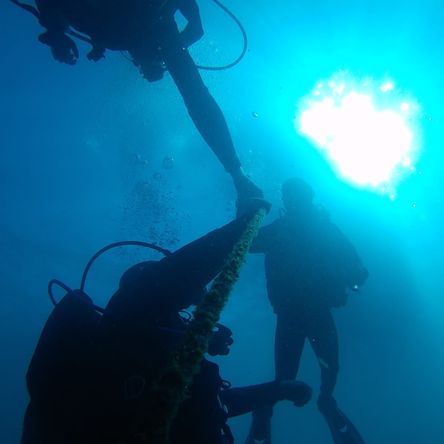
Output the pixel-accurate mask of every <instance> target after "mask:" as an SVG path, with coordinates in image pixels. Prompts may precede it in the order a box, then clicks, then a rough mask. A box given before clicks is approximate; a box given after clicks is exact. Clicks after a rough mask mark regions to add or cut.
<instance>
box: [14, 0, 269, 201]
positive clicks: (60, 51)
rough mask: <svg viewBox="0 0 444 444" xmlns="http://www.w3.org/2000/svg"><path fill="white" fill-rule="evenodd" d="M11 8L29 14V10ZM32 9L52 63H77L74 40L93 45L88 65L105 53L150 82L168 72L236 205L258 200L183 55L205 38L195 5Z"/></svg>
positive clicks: (164, 0) (73, 0)
mask: <svg viewBox="0 0 444 444" xmlns="http://www.w3.org/2000/svg"><path fill="white" fill-rule="evenodd" d="M13 2H14V3H15V4H18V5H19V6H21V7H22V8H24V9H26V10H28V11H29V12H33V11H32V10H31V9H32V7H30V6H29V5H26V4H23V3H21V2H19V1H15V0H14V1H13ZM36 4H37V11H35V13H34V15H37V16H38V18H39V21H40V24H41V25H42V26H43V27H45V28H46V32H44V33H43V34H41V35H40V36H39V40H40V42H42V43H43V44H45V45H48V46H49V47H50V49H51V52H52V55H53V57H54V59H55V60H57V61H59V62H61V63H66V64H69V65H74V64H75V63H76V62H77V59H78V58H79V50H78V48H77V45H76V43H75V42H74V40H73V39H72V38H71V37H70V35H72V34H75V35H76V36H78V37H80V38H82V36H84V37H83V38H82V39H83V40H86V41H89V42H90V43H91V44H92V49H91V51H90V52H89V53H88V59H89V60H92V61H99V60H100V59H102V58H103V57H104V54H105V51H106V50H107V49H108V50H115V51H127V52H128V53H129V55H130V57H131V60H132V61H133V63H134V65H135V66H137V67H138V68H139V70H140V72H141V73H142V75H143V76H144V78H145V79H147V80H148V81H149V82H155V81H157V80H160V79H162V77H163V75H164V73H165V72H166V71H168V72H169V73H170V75H171V77H172V78H173V80H174V82H175V84H176V86H177V89H178V90H179V92H180V94H181V96H182V98H183V100H184V102H185V105H186V108H187V110H188V113H189V115H190V117H191V119H192V121H193V122H194V124H195V126H196V128H197V129H198V131H199V133H200V134H201V136H202V137H203V139H204V140H205V142H206V143H207V144H208V146H209V147H210V148H211V149H212V151H213V152H214V154H215V155H216V157H217V158H218V159H219V161H220V162H221V163H222V165H223V166H224V168H225V170H226V171H227V172H228V173H229V174H230V175H231V177H232V179H233V183H234V186H235V188H236V191H237V195H238V203H239V204H240V205H242V203H243V202H244V201H246V200H248V199H249V198H251V197H262V191H261V190H260V189H259V188H258V187H257V186H256V185H255V184H254V183H253V182H252V181H251V180H250V179H249V178H248V177H247V176H246V175H245V173H244V172H243V170H242V167H241V162H240V160H239V158H238V156H237V153H236V150H235V147H234V144H233V141H232V138H231V135H230V131H229V129H228V125H227V123H226V120H225V117H224V115H223V113H222V110H221V109H220V107H219V105H218V104H217V103H216V101H215V99H214V98H213V96H212V95H211V94H210V92H209V91H208V89H207V87H206V86H205V84H204V82H203V80H202V77H201V76H200V74H199V70H198V67H197V66H196V65H195V63H194V61H193V59H192V57H191V55H190V53H189V51H188V49H187V48H188V47H189V46H191V45H192V44H194V43H195V42H197V41H198V40H199V39H201V38H202V36H203V35H204V31H203V26H202V21H201V17H200V12H199V8H198V5H197V3H196V1H195V0H63V1H59V0H37V1H36ZM177 11H179V12H180V13H181V14H182V15H183V16H184V18H185V19H186V21H187V24H186V26H185V28H184V29H183V30H182V31H179V29H178V26H177V23H176V21H175V13H176V12H177ZM230 14H231V13H230ZM73 29H74V30H75V32H73V31H72V30H73ZM79 33H81V34H79ZM85 36H87V37H85Z"/></svg>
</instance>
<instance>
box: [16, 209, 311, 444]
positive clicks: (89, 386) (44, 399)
mask: <svg viewBox="0 0 444 444" xmlns="http://www.w3.org/2000/svg"><path fill="white" fill-rule="evenodd" d="M254 205H256V208H255V209H254V208H252V209H251V211H252V213H251V214H254V211H257V206H258V205H259V206H261V207H262V206H263V203H261V202H259V203H256V204H253V206H254ZM251 214H248V213H245V214H244V215H243V216H242V217H239V218H238V219H236V220H234V221H232V222H231V223H228V224H227V225H225V226H223V227H222V228H219V229H217V230H214V231H212V232H210V233H208V234H206V235H204V236H203V237H201V238H199V239H197V240H195V241H193V242H191V243H189V244H188V245H185V246H184V247H182V248H180V249H179V250H177V251H176V252H174V253H170V254H168V255H167V256H165V257H164V258H163V259H161V260H159V261H145V262H141V263H139V264H137V265H134V266H133V267H131V268H130V269H128V270H127V271H126V272H125V273H124V274H123V276H122V277H121V279H120V284H119V288H118V290H117V291H116V292H115V294H114V295H113V296H112V298H111V299H110V301H109V303H108V305H107V307H106V308H105V309H104V310H101V312H102V313H103V314H100V313H98V312H97V307H96V306H94V305H93V304H92V301H91V299H90V298H89V297H88V296H87V295H86V294H85V293H84V291H82V288H83V287H84V285H83V284H84V279H83V278H82V285H81V286H80V288H81V289H80V290H75V291H71V290H69V289H68V290H67V294H66V295H65V296H64V298H63V299H62V300H61V301H60V302H59V303H58V304H57V305H56V307H55V309H54V310H53V312H52V313H51V315H50V317H49V319H48V321H47V323H46V325H45V328H44V330H43V332H42V335H41V337H40V340H39V342H38V345H37V348H36V351H35V353H34V355H33V358H32V360H31V364H30V366H29V370H28V374H27V385H28V390H29V393H30V398H31V399H30V403H29V406H28V409H27V412H26V415H25V421H24V427H23V435H22V441H21V442H22V444H39V443H41V444H111V443H116V444H117V443H122V444H123V443H128V444H136V443H143V442H145V443H146V442H152V441H147V440H146V439H144V437H146V436H147V428H149V427H150V426H152V425H153V424H154V425H156V424H158V421H159V416H160V415H162V411H159V410H157V409H156V408H153V405H154V406H156V405H157V404H156V403H155V396H154V400H153V391H152V388H153V386H154V385H155V383H156V381H158V378H159V376H160V375H161V374H162V372H163V369H164V368H165V366H166V364H167V362H168V361H169V359H170V356H171V354H172V353H173V352H174V351H175V350H176V349H177V347H178V346H179V345H180V344H181V342H182V339H183V337H184V335H185V334H186V332H187V328H188V325H187V322H186V320H184V319H183V317H182V316H181V313H182V310H184V309H186V308H187V307H189V306H190V305H192V304H197V303H199V302H200V301H201V300H202V298H203V297H204V296H205V286H206V285H207V284H208V283H209V282H210V281H211V280H213V279H214V278H215V276H216V275H217V274H218V273H219V271H220V269H221V268H222V266H223V265H224V263H225V260H226V258H227V256H228V254H229V253H230V252H231V250H232V249H233V246H234V245H235V243H236V242H238V240H239V237H240V235H241V234H242V233H243V232H244V230H245V228H246V226H247V225H248V222H249V221H250V219H251ZM104 250H105V249H103V250H101V251H104ZM95 257H97V255H95ZM90 264H91V261H90V262H89V264H88V266H87V269H88V267H89V265H90ZM84 276H85V274H84ZM232 343H233V340H232V337H231V331H230V330H229V329H228V328H226V327H223V326H221V325H219V326H218V328H217V330H216V331H215V332H214V336H213V339H212V340H211V342H210V344H209V348H208V352H209V354H210V355H213V356H214V355H227V354H228V351H229V346H230V345H231V344H232ZM173 385H174V381H173ZM310 397H311V389H310V388H309V387H308V386H307V385H306V384H304V383H302V382H297V381H293V380H292V381H271V382H268V383H263V384H258V385H253V386H246V387H239V388H230V387H229V385H228V384H227V382H225V381H223V380H222V378H221V376H220V374H219V367H218V365H217V364H215V363H213V362H211V361H210V360H208V359H204V360H203V361H202V362H201V364H200V370H199V372H198V374H197V375H196V376H195V377H194V379H193V383H192V384H191V385H190V386H189V387H188V396H187V398H186V399H185V400H184V401H183V403H182V405H181V407H180V408H179V411H178V414H177V416H176V418H175V420H174V421H173V423H172V426H171V430H170V441H169V442H170V444H184V443H190V444H191V443H193V444H229V443H232V442H233V437H232V435H231V433H230V431H229V428H228V425H227V420H228V418H230V417H233V416H237V415H242V414H245V413H247V412H251V411H252V410H255V409H260V408H262V407H263V406H264V405H270V404H274V403H276V402H278V401H281V400H289V401H292V402H293V403H294V404H295V405H296V406H303V405H305V404H306V403H307V402H308V401H309V400H310ZM153 402H154V404H153Z"/></svg>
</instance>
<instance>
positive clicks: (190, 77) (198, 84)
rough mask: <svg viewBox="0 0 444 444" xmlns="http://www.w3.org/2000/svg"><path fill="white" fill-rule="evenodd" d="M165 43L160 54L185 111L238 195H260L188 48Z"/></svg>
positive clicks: (241, 196)
mask: <svg viewBox="0 0 444 444" xmlns="http://www.w3.org/2000/svg"><path fill="white" fill-rule="evenodd" d="M172 32H173V31H172ZM165 46H166V47H165V48H164V49H163V51H162V54H163V58H164V60H165V63H166V67H167V69H168V71H169V72H170V74H171V76H172V78H173V80H174V82H175V83H176V86H177V88H178V89H179V92H180V94H181V95H182V98H183V100H184V102H185V105H186V107H187V110H188V113H189V115H190V117H191V119H192V120H193V122H194V124H195V125H196V128H197V129H198V131H199V133H200V134H201V135H202V137H203V138H204V140H205V142H206V143H207V144H208V145H209V147H210V148H211V149H212V150H213V152H214V154H215V155H216V156H217V158H218V159H219V161H220V162H221V163H222V165H223V166H224V168H225V170H226V171H227V172H228V173H229V174H230V175H231V177H232V178H233V181H234V185H235V187H236V190H237V192H238V196H239V198H240V199H243V198H247V197H262V192H261V191H260V189H259V188H258V187H257V186H256V185H254V183H253V182H252V181H251V180H250V179H248V178H247V177H246V176H245V174H244V173H243V171H242V168H241V163H240V160H239V158H238V156H237V154H236V150H235V148H234V144H233V141H232V138H231V135H230V131H229V129H228V125H227V122H226V120H225V117H224V115H223V113H222V110H221V109H220V107H219V105H218V104H217V103H216V101H215V99H214V97H213V96H212V95H211V94H210V92H209V91H208V89H207V87H206V86H205V84H204V83H203V80H202V77H201V76H200V74H199V70H198V69H197V67H196V65H195V63H194V61H193V59H192V58H191V56H190V54H189V52H188V51H187V50H186V49H183V48H181V46H180V44H179V42H177V43H175V42H174V41H171V40H170V41H169V42H168V44H166V45H165Z"/></svg>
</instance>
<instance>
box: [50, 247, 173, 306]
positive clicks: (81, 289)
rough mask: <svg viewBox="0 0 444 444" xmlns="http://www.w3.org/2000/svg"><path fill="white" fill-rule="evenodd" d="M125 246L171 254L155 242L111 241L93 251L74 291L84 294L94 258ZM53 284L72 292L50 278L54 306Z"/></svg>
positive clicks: (64, 285) (166, 254) (51, 297)
mask: <svg viewBox="0 0 444 444" xmlns="http://www.w3.org/2000/svg"><path fill="white" fill-rule="evenodd" d="M127 246H136V247H144V248H149V249H150V250H154V251H157V252H158V253H161V254H163V255H164V256H169V255H170V254H172V253H171V251H169V250H167V249H165V248H162V247H159V246H158V245H156V244H152V243H149V242H142V241H134V240H127V241H119V242H113V243H111V244H108V245H106V246H104V247H103V248H101V249H100V250H99V251H97V252H96V253H94V255H93V256H92V257H91V259H90V260H89V261H88V263H87V264H86V266H85V269H84V270H83V273H82V279H81V281H80V287H79V290H76V291H78V292H79V293H81V294H85V286H86V279H87V278H88V273H89V271H90V270H91V267H92V266H93V264H94V263H95V262H96V260H97V259H98V258H99V257H100V256H102V255H103V254H104V253H106V252H107V251H109V250H113V249H115V248H118V247H127ZM54 286H57V287H60V288H62V289H63V290H65V291H66V292H67V293H73V292H74V291H73V290H72V289H71V288H70V287H68V286H67V285H66V284H64V283H63V282H62V281H59V280H58V279H52V280H51V281H49V284H48V294H49V299H50V300H51V302H52V304H53V305H54V306H56V305H57V300H56V298H55V296H54V290H53V289H54ZM93 307H94V309H95V310H96V311H98V312H99V313H103V312H104V309H103V308H102V307H99V306H98V305H94V304H93Z"/></svg>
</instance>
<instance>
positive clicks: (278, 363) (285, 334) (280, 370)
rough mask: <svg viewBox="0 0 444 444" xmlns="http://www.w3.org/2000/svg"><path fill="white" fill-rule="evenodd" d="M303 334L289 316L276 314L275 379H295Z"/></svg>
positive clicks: (297, 324)
mask: <svg viewBox="0 0 444 444" xmlns="http://www.w3.org/2000/svg"><path fill="white" fill-rule="evenodd" d="M304 342H305V332H304V330H303V328H302V325H301V324H300V323H299V322H298V321H297V319H295V318H294V317H293V316H291V314H290V315H289V314H287V313H285V314H278V316H277V323H276V334H275V340H274V366H275V372H276V379H277V380H279V381H285V380H290V379H295V378H296V376H297V373H298V370H299V364H300V361H301V356H302V351H303V349H304Z"/></svg>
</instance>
